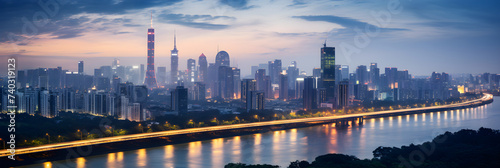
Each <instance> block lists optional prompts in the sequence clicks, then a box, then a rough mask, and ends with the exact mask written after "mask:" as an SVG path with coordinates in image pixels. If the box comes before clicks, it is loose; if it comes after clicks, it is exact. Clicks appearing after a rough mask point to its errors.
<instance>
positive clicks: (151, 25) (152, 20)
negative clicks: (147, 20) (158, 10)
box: [151, 12, 153, 27]
mask: <svg viewBox="0 0 500 168" xmlns="http://www.w3.org/2000/svg"><path fill="white" fill-rule="evenodd" d="M151 27H153V12H151Z"/></svg>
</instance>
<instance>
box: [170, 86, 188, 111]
mask: <svg viewBox="0 0 500 168" xmlns="http://www.w3.org/2000/svg"><path fill="white" fill-rule="evenodd" d="M171 96H172V98H171V107H172V110H173V111H176V112H179V113H186V112H187V110H188V107H187V106H188V90H187V88H184V86H177V87H176V88H175V90H174V91H172V92H171Z"/></svg>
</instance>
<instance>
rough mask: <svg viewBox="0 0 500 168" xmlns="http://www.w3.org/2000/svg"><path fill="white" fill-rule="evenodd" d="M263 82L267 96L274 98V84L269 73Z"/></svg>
mask: <svg viewBox="0 0 500 168" xmlns="http://www.w3.org/2000/svg"><path fill="white" fill-rule="evenodd" d="M263 84H264V88H263V91H264V95H265V97H266V98H268V99H274V93H273V86H272V84H271V77H270V76H269V75H268V76H264V80H263Z"/></svg>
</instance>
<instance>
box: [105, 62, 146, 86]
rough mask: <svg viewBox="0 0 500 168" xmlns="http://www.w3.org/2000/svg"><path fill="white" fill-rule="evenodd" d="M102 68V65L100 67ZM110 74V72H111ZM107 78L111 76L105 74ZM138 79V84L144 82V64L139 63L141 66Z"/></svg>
mask: <svg viewBox="0 0 500 168" xmlns="http://www.w3.org/2000/svg"><path fill="white" fill-rule="evenodd" d="M101 69H102V67H101ZM111 74H112V73H111ZM106 77H108V78H111V76H106ZM139 78H140V79H139V80H140V82H139V83H140V84H144V64H141V67H140V69H139Z"/></svg>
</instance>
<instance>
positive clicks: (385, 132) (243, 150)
mask: <svg viewBox="0 0 500 168" xmlns="http://www.w3.org/2000/svg"><path fill="white" fill-rule="evenodd" d="M499 120H500V103H495V102H494V103H492V104H491V105H485V106H481V107H477V108H467V109H461V110H448V111H439V112H432V113H424V114H408V115H402V116H393V117H383V118H371V119H366V120H364V124H363V125H361V126H359V125H358V124H357V123H359V121H355V122H352V123H350V125H351V126H349V127H348V128H336V127H335V124H333V123H332V124H324V125H318V126H313V127H306V128H296V129H290V130H275V131H271V132H265V133H257V134H253V135H243V136H235V137H228V138H218V139H212V140H206V141H196V142H189V143H184V144H175V145H166V146H162V147H156V148H148V149H139V150H133V151H125V152H116V153H109V154H106V155H98V156H91V157H80V158H77V159H74V160H69V161H57V162H45V163H43V164H39V165H30V166H26V167H58V166H57V165H64V167H102V166H106V167H109V168H115V167H193V168H198V167H223V166H224V165H225V164H227V163H229V162H243V163H251V164H264V163H266V164H277V165H281V166H283V167H286V166H288V164H289V163H290V162H291V161H294V160H309V161H312V160H313V159H314V158H315V157H316V156H319V155H323V154H326V153H337V152H338V153H344V154H350V155H355V156H357V157H359V158H371V157H372V151H373V150H374V149H375V148H377V147H378V146H401V145H407V144H409V143H415V142H417V143H421V142H423V141H429V140H432V138H433V137H434V136H435V135H436V133H437V134H442V133H444V132H445V131H457V130H460V129H463V128H470V129H478V128H479V127H481V126H483V127H489V128H494V129H500V122H497V121H499ZM124 158H126V159H124ZM53 164H54V166H53Z"/></svg>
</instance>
